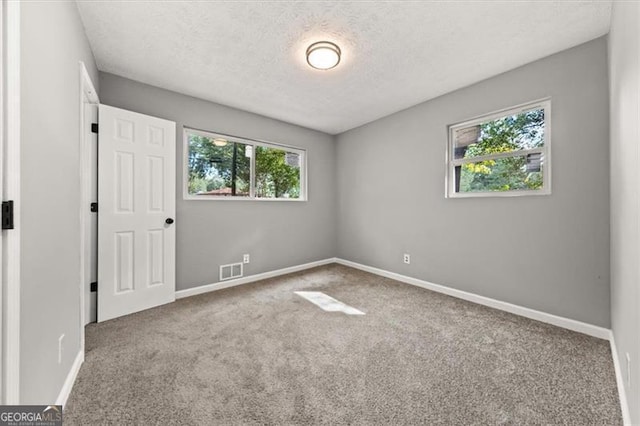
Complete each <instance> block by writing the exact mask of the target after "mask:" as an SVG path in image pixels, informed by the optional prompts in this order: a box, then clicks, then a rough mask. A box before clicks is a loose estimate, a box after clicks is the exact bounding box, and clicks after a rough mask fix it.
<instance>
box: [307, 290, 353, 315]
mask: <svg viewBox="0 0 640 426" xmlns="http://www.w3.org/2000/svg"><path fill="white" fill-rule="evenodd" d="M294 293H295V294H297V295H298V296H300V297H303V298H305V299H307V300H308V301H309V302H311V303H313V304H314V305H316V306H318V307H320V308H321V309H324V310H325V311H327V312H344V313H345V314H347V315H364V314H365V313H364V312H362V311H360V310H358V309H356V308H354V307H351V306H349V305H345V304H344V303H342V302H341V301H339V300H336V299H334V298H333V297H331V296H327V295H326V294H324V293H322V292H320V291H294Z"/></svg>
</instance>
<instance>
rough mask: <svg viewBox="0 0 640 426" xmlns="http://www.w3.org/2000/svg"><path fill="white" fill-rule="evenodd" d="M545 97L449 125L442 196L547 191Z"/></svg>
mask: <svg viewBox="0 0 640 426" xmlns="http://www.w3.org/2000/svg"><path fill="white" fill-rule="evenodd" d="M549 112H550V102H549V101H543V102H537V103H534V104H528V105H524V106H519V107H515V108H512V109H510V110H506V111H501V112H498V113H494V114H489V115H486V116H483V117H480V118H477V119H474V120H470V121H466V122H464V123H459V124H455V125H452V126H449V149H448V157H449V158H448V173H447V196H449V197H469V196H503V195H524V194H548V193H549V192H550V190H549V189H550V179H549V178H550V173H549V163H550V161H549V123H550V115H549Z"/></svg>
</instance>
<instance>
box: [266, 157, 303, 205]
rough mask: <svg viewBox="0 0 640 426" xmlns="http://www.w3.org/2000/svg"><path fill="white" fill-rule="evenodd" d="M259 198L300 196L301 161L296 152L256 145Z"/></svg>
mask: <svg viewBox="0 0 640 426" xmlns="http://www.w3.org/2000/svg"><path fill="white" fill-rule="evenodd" d="M255 150H256V188H255V194H256V197H258V198H300V163H301V161H302V158H301V157H300V154H298V153H296V152H290V151H286V150H283V149H278V148H270V147H264V146H256V147H255Z"/></svg>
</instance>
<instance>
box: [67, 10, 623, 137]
mask: <svg viewBox="0 0 640 426" xmlns="http://www.w3.org/2000/svg"><path fill="white" fill-rule="evenodd" d="M78 8H79V10H80V14H81V16H82V19H83V22H84V25H85V28H86V31H87V35H88V37H89V41H90V43H91V46H92V48H93V51H94V54H95V57H96V61H97V64H98V68H99V69H100V70H102V71H106V72H110V73H113V74H118V75H121V76H124V77H127V78H131V79H134V80H138V81H142V82H145V83H148V84H151V85H154V86H159V87H162V88H166V89H169V90H174V91H177V92H181V93H185V94H187V95H192V96H195V97H198V98H202V99H207V100H210V101H213V102H217V103H221V104H224V105H229V106H233V107H236V108H240V109H243V110H247V111H251V112H255V113H258V114H262V115H266V116H269V117H273V118H277V119H280V120H284V121H287V122H290V123H295V124H299V125H301V126H305V127H310V128H312V129H317V130H321V131H324V132H327V133H331V134H336V133H340V132H342V131H345V130H348V129H351V128H353V127H357V126H359V125H362V124H364V123H367V122H369V121H372V120H375V119H377V118H380V117H383V116H385V115H388V114H391V113H393V112H396V111H399V110H401V109H404V108H407V107H409V106H412V105H415V104H418V103H420V102H422V101H425V100H428V99H432V98H434V97H436V96H439V95H442V94H444V93H447V92H450V91H452V90H456V89H458V88H461V87H464V86H467V85H469V84H472V83H475V82H477V81H480V80H483V79H485V78H488V77H491V76H494V75H496V74H499V73H501V72H504V71H507V70H510V69H513V68H515V67H518V66H520V65H523V64H526V63H528V62H531V61H534V60H536V59H539V58H542V57H544V56H547V55H550V54H553V53H556V52H559V51H561V50H564V49H567V48H569V47H572V46H575V45H578V44H580V43H583V42H586V41H588V40H591V39H594V38H596V37H599V36H601V35H604V34H606V33H607V32H608V31H609V20H610V13H611V3H610V2H607V1H524V2H521V1H434V2H415V1H414V2H398V1H396V2H372V1H369V2H362V1H361V2H346V1H342V2H323V1H313V2H303V1H295V2H292V1H278V2H276V1H219V2H218V1H208V2H207V1H197V2H196V1H193V2H192V1H171V2H169V1H125V2H122V1H109V2H104V1H78ZM318 40H328V41H333V42H335V43H337V44H338V45H340V47H341V49H342V52H343V56H342V61H341V63H340V65H339V66H338V67H337V68H335V69H333V70H330V71H319V70H313V69H311V68H310V67H309V66H308V65H307V64H306V61H305V57H304V53H305V50H306V48H307V46H308V45H309V44H311V43H312V42H314V41H318Z"/></svg>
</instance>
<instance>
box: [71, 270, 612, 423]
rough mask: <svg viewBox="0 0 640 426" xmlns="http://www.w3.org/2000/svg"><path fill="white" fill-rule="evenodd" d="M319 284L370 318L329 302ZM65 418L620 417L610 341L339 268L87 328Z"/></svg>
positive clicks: (584, 419) (552, 420)
mask: <svg viewBox="0 0 640 426" xmlns="http://www.w3.org/2000/svg"><path fill="white" fill-rule="evenodd" d="M298 290H303V291H320V292H323V293H326V294H327V295H329V296H331V297H333V298H335V299H337V300H339V301H341V302H343V303H345V304H347V305H350V306H352V307H354V308H356V309H359V310H360V311H363V312H364V313H365V314H366V315H360V316H356V315H353V316H350V315H345V314H344V313H341V312H326V311H324V310H322V309H320V308H319V307H318V306H316V305H314V304H312V303H310V302H309V301H308V300H305V299H303V298H302V297H299V296H298V295H296V294H294V291H298ZM64 422H65V424H86V425H98V424H118V425H124V424H145V425H149V424H185V425H191V424H193V425H241V424H242V425H244V424H256V425H257V424H261V425H262V424H273V425H276V424H277V425H290V424H291V425H292V424H336V425H339V424H354V425H372V424H393V425H399V424H406V425H408V424H411V425H415V424H447V425H450V424H461V425H471V424H519V425H521V424H575V425H587V424H598V425H602V424H606V425H617V424H621V423H622V419H621V414H620V408H619V402H618V394H617V388H616V382H615V374H614V367H613V363H612V359H611V352H610V348H609V343H608V342H607V341H605V340H600V339H596V338H593V337H589V336H586V335H583V334H579V333H575V332H572V331H568V330H565V329H562V328H558V327H554V326H551V325H548V324H544V323H541V322H537V321H533V320H529V319H526V318H522V317H518V316H516V315H512V314H509V313H506V312H502V311H498V310H494V309H490V308H487V307H484V306H481V305H476V304H473V303H470V302H466V301H463V300H459V299H455V298H453V297H449V296H445V295H442V294H438V293H434V292H431V291H427V290H424V289H421V288H417V287H412V286H410V285H407V284H403V283H399V282H396V281H393V280H390V279H387V278H383V277H379V276H376V275H372V274H369V273H366V272H362V271H359V270H355V269H352V268H348V267H344V266H340V265H327V266H323V267H319V268H315V269H311V270H307V271H303V272H300V273H296V274H291V275H286V276H282V277H277V278H273V279H269V280H264V281H259V282H256V283H252V284H247V285H243V286H239V287H235V288H230V289H226V290H220V291H217V292H213V293H208V294H203V295H199V296H194V297H190V298H186V299H181V300H178V301H177V302H175V303H172V304H169V305H165V306H162V307H159V308H154V309H150V310H147V311H144V312H140V313H137V314H133V315H128V316H126V317H122V318H118V319H115V320H111V321H107V322H105V323H101V324H91V325H89V326H87V328H86V359H85V363H84V364H83V366H82V368H81V370H80V373H79V375H78V378H77V380H76V383H75V385H74V387H73V390H72V392H71V395H70V397H69V401H68V403H67V405H66V407H65V412H64Z"/></svg>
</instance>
